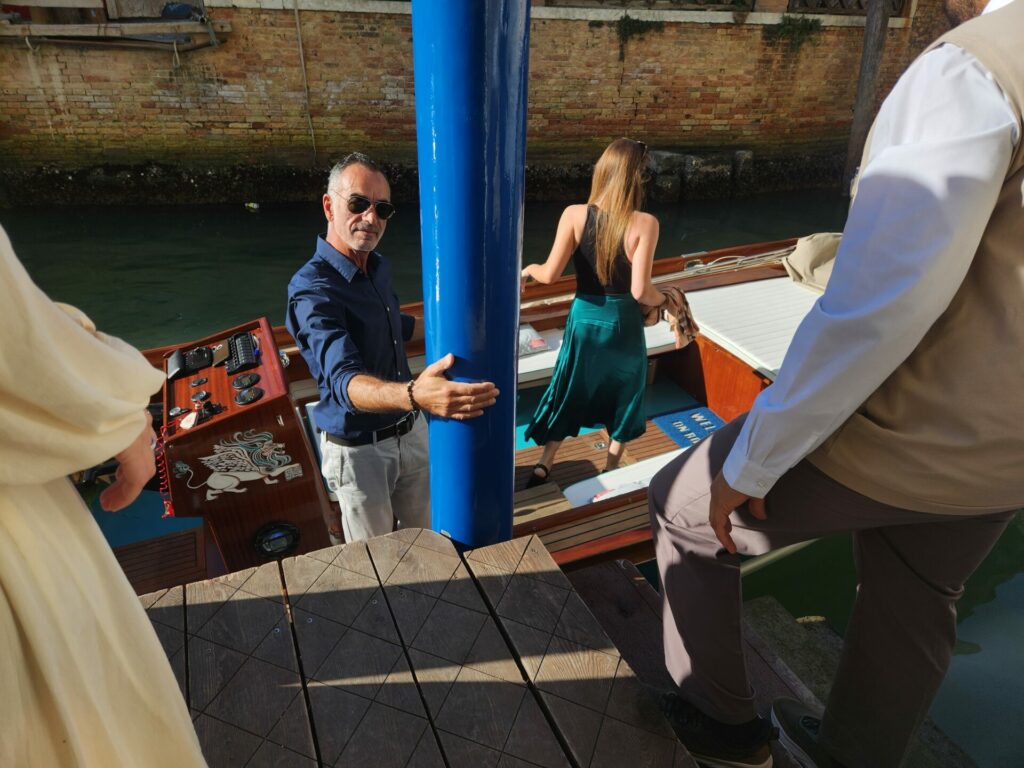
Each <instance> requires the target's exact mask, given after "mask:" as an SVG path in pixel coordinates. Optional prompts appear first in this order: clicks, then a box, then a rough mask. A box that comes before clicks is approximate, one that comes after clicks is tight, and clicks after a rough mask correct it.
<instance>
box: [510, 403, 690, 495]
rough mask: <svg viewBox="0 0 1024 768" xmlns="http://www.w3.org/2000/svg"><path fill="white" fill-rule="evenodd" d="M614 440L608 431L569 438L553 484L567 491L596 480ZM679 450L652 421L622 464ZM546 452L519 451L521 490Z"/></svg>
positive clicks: (535, 449) (551, 477) (559, 456)
mask: <svg viewBox="0 0 1024 768" xmlns="http://www.w3.org/2000/svg"><path fill="white" fill-rule="evenodd" d="M610 440H611V439H610V438H609V437H608V431H607V430H605V429H599V430H597V431H596V432H588V433H587V434H585V435H579V436H577V437H569V438H566V440H565V442H563V443H562V447H561V448H560V449H559V451H558V453H557V454H556V456H555V464H554V466H553V467H551V474H550V475H549V476H548V480H549V482H552V483H554V484H555V485H557V486H558V487H559V488H566V487H568V486H570V485H572V484H573V483H578V482H579V481H580V480H585V479H587V478H588V477H596V476H597V475H598V473H600V472H601V471H602V470H603V469H604V464H605V456H606V455H607V453H608V443H609V442H610ZM678 447H679V446H678V445H677V444H676V443H675V441H673V440H672V438H671V437H669V436H668V435H666V434H665V433H664V432H662V431H661V429H660V428H659V427H658V426H657V425H656V424H655V423H654V422H653V421H652V420H650V419H648V420H647V429H646V431H645V432H644V433H643V434H642V435H641V436H640V437H638V438H637V439H636V440H631V441H630V442H628V443H626V447H625V449H624V450H623V454H622V459H621V460H620V465H622V466H625V465H627V464H634V463H635V462H638V461H642V460H644V459H649V458H650V457H651V456H658V455H659V454H662V453H667V452H668V451H674V450H675V449H677V448H678ZM543 450H544V448H543V446H540V445H537V446H531V447H530V448H523V449H521V450H518V451H516V475H515V487H516V489H517V490H519V489H522V488H524V487H525V485H526V481H527V480H528V479H529V477H530V473H531V472H532V470H533V466H534V465H535V464H536V463H537V462H538V461H539V460H540V455H541V453H542V452H543Z"/></svg>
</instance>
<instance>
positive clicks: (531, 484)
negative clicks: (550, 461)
mask: <svg viewBox="0 0 1024 768" xmlns="http://www.w3.org/2000/svg"><path fill="white" fill-rule="evenodd" d="M538 469H539V470H540V471H542V472H543V473H544V474H543V475H538V474H537V470H538ZM550 474H551V470H550V469H549V468H548V467H545V466H544V465H543V464H534V465H533V469H531V470H530V479H529V480H527V481H526V487H527V488H536V487H537V486H538V485H543V484H544V483H546V482H547V481H548V475H550Z"/></svg>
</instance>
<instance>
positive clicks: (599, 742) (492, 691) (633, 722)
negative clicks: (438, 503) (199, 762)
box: [140, 530, 690, 768]
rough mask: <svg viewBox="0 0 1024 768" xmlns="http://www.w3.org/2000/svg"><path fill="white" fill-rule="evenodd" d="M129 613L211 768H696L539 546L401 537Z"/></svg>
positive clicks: (176, 595) (240, 575) (220, 583)
mask: <svg viewBox="0 0 1024 768" xmlns="http://www.w3.org/2000/svg"><path fill="white" fill-rule="evenodd" d="M140 600H141V602H142V605H143V607H144V608H145V609H146V610H147V612H148V614H149V616H150V619H151V621H152V622H153V625H154V627H155V628H156V630H157V632H158V633H159V634H160V636H161V640H162V641H163V642H164V648H165V650H166V652H167V653H168V656H169V657H170V658H171V659H172V661H173V660H175V659H177V660H178V662H177V663H178V664H179V665H180V666H181V667H182V668H183V669H184V661H185V659H186V657H187V660H188V676H187V680H186V679H185V678H184V676H183V677H182V678H180V679H181V680H182V682H183V683H184V692H185V695H186V700H187V702H188V703H189V705H190V707H191V710H192V712H193V718H194V721H195V726H196V732H197V734H198V736H199V739H200V743H201V745H202V746H203V750H204V754H205V756H206V758H207V761H208V763H209V764H210V765H211V766H212V768H219V766H248V767H255V768H263V767H264V766H266V767H270V766H289V767H290V766H296V767H298V768H312V767H313V766H350V765H373V766H374V767H375V768H478V767H479V766H492V767H493V768H577V767H578V768H610V767H611V766H616V767H617V766H621V765H623V764H627V763H628V764H629V765H630V766H631V768H632V767H634V766H635V768H684V766H687V767H688V766H690V763H689V762H687V761H688V760H689V758H688V756H686V755H685V750H684V749H683V748H682V747H681V745H678V743H677V742H676V741H675V739H674V737H673V734H672V733H671V730H670V729H669V727H668V725H667V723H665V721H664V720H663V719H662V718H661V715H660V713H658V712H657V711H656V708H655V707H653V705H652V703H651V701H650V700H649V699H648V697H647V696H646V694H645V693H644V692H643V690H642V688H641V686H640V683H639V680H638V679H637V677H636V676H635V675H634V673H633V671H632V669H631V668H630V667H629V665H628V664H627V663H626V662H624V661H623V660H622V659H621V658H620V655H619V652H618V650H617V649H616V647H615V645H614V643H613V642H612V640H611V639H610V637H609V636H608V634H607V633H606V632H605V630H604V629H603V628H602V626H601V624H600V622H598V621H597V620H596V619H595V618H594V616H593V615H592V613H591V612H590V611H589V610H588V608H587V606H586V605H585V603H584V601H583V600H582V599H581V598H580V597H579V595H577V594H576V592H575V591H574V589H573V587H572V584H571V583H570V582H569V581H568V580H567V579H566V577H565V575H564V574H562V572H561V571H560V570H559V569H558V567H557V566H556V565H555V564H554V562H553V561H552V560H551V556H550V554H549V553H548V552H547V551H546V550H545V549H544V546H543V544H542V542H541V540H540V539H539V538H537V537H526V538H522V539H517V540H513V541H509V542H504V543H502V544H498V545H495V546H493V547H486V548H483V549H479V550H475V551H473V552H470V553H468V555H467V556H465V557H463V556H460V555H459V554H458V553H457V552H456V551H455V549H454V547H453V546H452V544H451V542H450V541H449V540H447V539H446V538H444V537H442V536H440V535H438V534H436V533H433V532H430V531H420V530H402V531H397V532H395V533H393V534H390V535H388V536H384V537H378V538H377V539H372V540H370V541H368V542H357V543H354V544H347V545H343V546H339V547H331V548H329V549H325V550H320V551H317V552H313V553H310V554H308V555H304V556H300V557H293V558H287V559H285V560H282V561H281V562H280V564H278V563H271V564H268V565H265V566H262V567H260V568H250V569H248V570H245V571H241V572H237V573H232V574H228V575H226V576H223V577H220V578H218V579H212V580H208V581H204V582H197V583H195V584H190V585H187V586H186V587H185V588H184V589H182V588H178V589H177V590H164V591H161V592H157V593H152V594H148V595H144V596H142V597H141V598H140Z"/></svg>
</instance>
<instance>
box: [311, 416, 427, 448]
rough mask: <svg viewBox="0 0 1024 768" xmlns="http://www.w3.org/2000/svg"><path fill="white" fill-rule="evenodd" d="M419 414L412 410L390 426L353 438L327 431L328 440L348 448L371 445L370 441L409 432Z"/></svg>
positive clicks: (399, 435)
mask: <svg viewBox="0 0 1024 768" xmlns="http://www.w3.org/2000/svg"><path fill="white" fill-rule="evenodd" d="M418 415H419V412H418V411H412V412H411V413H408V414H406V415H405V417H404V418H402V419H399V420H398V421H396V422H395V423H394V424H392V425H391V426H389V427H384V428H383V429H378V430H377V431H375V432H367V433H366V434H363V435H360V436H359V437H353V438H351V439H348V438H344V437H338V436H337V435H332V434H331V433H330V432H328V433H327V440H328V442H331V443H334V444H335V445H344V446H346V447H348V448H353V447H355V446H357V445H369V444H370V443H379V442H380V441H381V440H387V439H388V438H389V437H401V436H402V435H404V434H407V433H408V432H409V431H410V430H411V429H412V427H413V424H415V423H416V417H417V416H418Z"/></svg>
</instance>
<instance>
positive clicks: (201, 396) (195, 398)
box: [192, 389, 210, 403]
mask: <svg viewBox="0 0 1024 768" xmlns="http://www.w3.org/2000/svg"><path fill="white" fill-rule="evenodd" d="M209 396H210V393H209V392H207V391H206V390H205V389H200V390H199V391H198V392H193V393H192V402H193V403H198V402H199V401H200V400H205V399H206V398H208V397H209Z"/></svg>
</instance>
